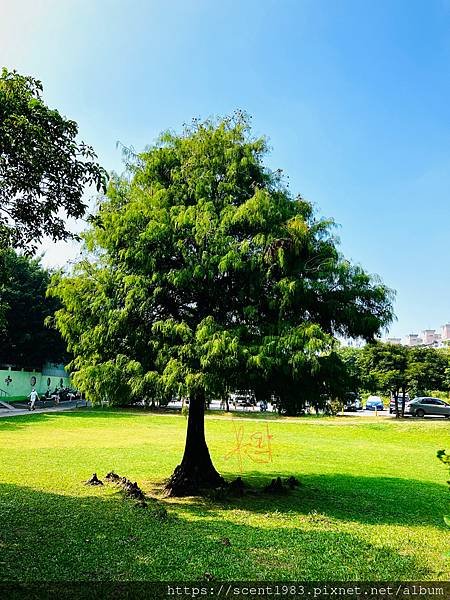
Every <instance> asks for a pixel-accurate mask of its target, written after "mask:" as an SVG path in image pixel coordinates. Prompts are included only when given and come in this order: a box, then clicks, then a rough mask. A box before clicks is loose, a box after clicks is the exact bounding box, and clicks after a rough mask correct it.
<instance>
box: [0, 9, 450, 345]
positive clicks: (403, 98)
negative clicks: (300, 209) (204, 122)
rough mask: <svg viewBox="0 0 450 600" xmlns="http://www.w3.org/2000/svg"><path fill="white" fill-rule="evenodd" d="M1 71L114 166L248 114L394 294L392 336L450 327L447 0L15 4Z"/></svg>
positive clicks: (50, 255) (62, 252)
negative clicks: (25, 83) (36, 91)
mask: <svg viewBox="0 0 450 600" xmlns="http://www.w3.org/2000/svg"><path fill="white" fill-rule="evenodd" d="M0 64H2V65H5V66H7V67H9V68H16V69H17V70H18V71H20V72H22V73H26V74H32V75H34V76H36V77H38V78H39V79H41V80H42V81H43V83H44V89H45V99H46V101H47V102H48V104H50V105H51V106H54V107H57V108H58V109H59V110H60V111H61V112H62V113H64V114H66V115H67V116H69V117H71V118H73V119H75V120H76V121H77V122H78V123H79V125H80V134H81V137H82V138H83V139H84V140H85V141H87V142H89V143H90V144H92V145H93V146H94V148H95V149H96V151H97V153H98V155H99V157H100V160H101V162H102V164H103V165H104V166H105V167H106V168H107V169H114V170H116V171H120V170H121V154H120V150H118V149H117V148H116V142H117V141H118V140H119V141H120V142H122V143H123V144H125V145H127V146H133V147H134V148H135V149H137V150H140V149H142V148H143V147H144V146H145V145H147V144H148V143H150V142H151V141H152V140H153V139H154V138H155V136H156V135H157V134H158V133H159V132H160V131H161V130H163V129H166V128H172V129H177V128H179V127H180V126H181V124H182V123H183V122H186V121H189V120H190V119H191V118H192V117H193V116H198V117H207V116H211V115H216V114H227V113H230V112H232V111H233V110H234V109H236V108H241V109H244V110H246V111H247V112H249V113H250V114H251V115H252V116H253V125H254V130H255V133H257V134H265V135H267V136H268V138H269V140H270V145H271V147H272V153H271V155H270V157H269V158H268V161H269V164H270V165H271V166H273V167H280V168H283V169H284V170H285V172H286V174H287V175H289V181H290V187H291V189H292V191H293V192H296V193H297V192H300V193H302V195H303V196H304V197H306V198H307V199H309V200H311V201H312V202H313V203H315V204H316V205H317V207H318V212H319V214H320V215H324V216H331V217H333V218H334V219H335V220H336V222H337V223H339V224H340V227H339V230H338V234H339V236H340V238H341V242H342V250H343V252H344V253H345V254H346V255H347V256H348V257H349V258H351V259H353V260H354V261H356V262H359V263H361V264H362V265H363V266H364V267H365V268H366V269H367V270H369V271H370V272H372V273H377V274H378V275H379V276H380V277H381V278H382V279H383V280H384V281H385V282H386V283H387V284H388V285H389V286H391V287H393V288H395V289H396V290H397V299H396V303H395V310H396V313H397V316H398V321H397V322H396V323H395V324H394V325H393V326H392V328H391V334H392V335H399V336H402V335H405V334H407V333H411V332H414V331H418V330H420V329H423V328H438V327H439V326H440V325H442V324H443V323H444V322H448V321H450V260H449V258H450V256H449V255H450V208H449V199H450V101H449V98H450V0H427V1H423V0H421V1H416V0H395V1H393V0H389V1H387V0H377V2H369V1H365V0H359V1H355V2H354V1H352V0H342V1H340V2H335V1H334V0H327V1H325V0H311V1H310V0H292V1H291V0H274V1H272V0H221V1H218V0H177V1H175V0H173V1H170V0H158V1H151V0H146V1H144V0H143V1H141V0H127V1H125V0H120V1H119V0H95V1H92V0H15V1H14V2H8V1H7V0H3V2H2V6H1V18H0ZM45 249H46V252H47V254H46V259H45V260H46V262H47V264H52V265H56V264H61V262H62V261H64V260H66V259H67V258H70V257H71V256H73V255H74V254H75V253H76V248H74V247H71V246H62V245H56V246H53V245H51V244H46V245H45Z"/></svg>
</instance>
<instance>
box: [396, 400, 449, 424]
mask: <svg viewBox="0 0 450 600" xmlns="http://www.w3.org/2000/svg"><path fill="white" fill-rule="evenodd" d="M406 412H407V413H409V414H410V415H413V416H414V417H424V416H425V415H440V416H443V417H446V418H447V419H448V418H449V417H450V404H448V403H447V402H444V400H441V399H440V398H432V397H430V396H424V397H420V398H414V400H411V402H408V404H407V407H406Z"/></svg>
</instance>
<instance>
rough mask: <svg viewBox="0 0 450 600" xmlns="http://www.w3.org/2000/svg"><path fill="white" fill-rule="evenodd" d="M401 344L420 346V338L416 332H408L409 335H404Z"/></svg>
mask: <svg viewBox="0 0 450 600" xmlns="http://www.w3.org/2000/svg"><path fill="white" fill-rule="evenodd" d="M403 345H404V346H421V345H422V338H420V337H419V334H418V333H410V334H409V335H407V336H405V339H404V340H403Z"/></svg>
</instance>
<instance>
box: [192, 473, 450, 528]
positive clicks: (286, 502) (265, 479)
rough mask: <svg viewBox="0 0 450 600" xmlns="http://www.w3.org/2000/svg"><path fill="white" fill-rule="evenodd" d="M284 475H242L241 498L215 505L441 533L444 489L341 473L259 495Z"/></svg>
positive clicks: (201, 505) (313, 477) (198, 503)
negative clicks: (423, 528)
mask: <svg viewBox="0 0 450 600" xmlns="http://www.w3.org/2000/svg"><path fill="white" fill-rule="evenodd" d="M289 475H292V473H289V474H282V473H274V474H272V475H267V474H261V473H258V472H250V473H245V474H244V475H243V476H242V477H243V480H244V483H245V484H248V487H247V490H248V491H247V492H246V493H245V494H244V496H243V497H235V498H232V499H230V501H223V500H222V501H221V502H222V504H223V505H224V506H232V507H234V508H239V509H242V510H247V511H250V512H252V513H263V514H265V513H270V512H274V511H278V512H281V513H295V514H297V515H308V514H310V513H311V512H312V511H315V512H317V513H320V514H324V515H326V516H328V517H331V518H333V519H339V520H340V521H354V522H357V523H361V524H368V525H373V524H380V525H381V524H387V525H416V526H417V525H419V526H421V525H424V526H426V525H431V526H433V527H436V528H438V529H442V530H443V531H445V530H446V526H445V523H444V520H443V516H442V515H443V514H445V513H446V511H447V510H448V490H447V488H446V486H445V484H444V483H443V484H442V485H440V484H436V483H428V482H423V481H418V480H411V479H399V478H394V477H367V476H366V477H364V476H360V477H356V476H352V475H346V474H341V473H336V474H334V473H333V474H314V475H299V474H297V475H296V477H297V479H298V480H299V482H300V485H299V487H298V488H295V489H294V490H292V491H287V492H286V493H285V494H270V493H267V492H264V490H263V487H264V485H266V484H267V483H269V482H270V479H271V478H272V477H278V476H281V477H288V476H289ZM228 479H230V478H228ZM194 506H197V507H198V508H199V509H201V510H203V511H208V510H212V511H214V510H216V506H215V504H209V503H208V502H207V501H206V502H204V501H202V500H199V499H197V500H196V501H194V503H193V504H191V507H194ZM208 507H209V509H208Z"/></svg>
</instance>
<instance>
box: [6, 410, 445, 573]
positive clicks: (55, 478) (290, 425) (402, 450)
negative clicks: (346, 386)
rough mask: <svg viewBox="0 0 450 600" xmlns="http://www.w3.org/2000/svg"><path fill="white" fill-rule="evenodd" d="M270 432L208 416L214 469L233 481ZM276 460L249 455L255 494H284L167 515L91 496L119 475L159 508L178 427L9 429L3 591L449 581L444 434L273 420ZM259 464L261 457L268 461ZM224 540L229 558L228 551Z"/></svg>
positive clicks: (80, 421)
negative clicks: (25, 586)
mask: <svg viewBox="0 0 450 600" xmlns="http://www.w3.org/2000/svg"><path fill="white" fill-rule="evenodd" d="M240 425H243V427H244V430H243V435H244V441H248V440H249V438H250V436H251V435H252V434H257V433H258V432H265V427H266V423H265V422H263V421H261V420H260V419H255V420H252V419H251V418H248V417H247V418H246V419H230V418H226V417H223V416H219V415H216V416H209V417H208V418H207V424H206V428H207V437H208V440H209V445H210V449H211V454H212V456H213V459H214V462H215V464H216V466H217V468H218V469H219V470H220V471H221V472H222V473H223V474H224V475H225V476H226V477H227V478H232V477H235V476H236V475H239V473H240V468H239V464H238V460H237V457H236V455H232V456H231V457H228V458H227V454H230V453H232V451H233V448H234V447H235V433H236V427H239V426H240ZM267 426H268V427H269V433H270V435H272V436H273V437H272V450H273V455H272V461H271V462H269V463H258V462H254V457H253V459H252V458H250V457H248V456H246V455H244V457H243V461H242V476H243V478H244V480H245V481H247V482H249V483H252V484H253V485H254V486H259V487H261V486H262V485H263V484H264V483H266V482H267V481H268V480H269V479H270V477H271V476H273V475H277V474H280V475H282V476H288V475H291V474H293V475H295V476H296V477H297V478H298V479H299V480H300V481H301V486H300V488H299V489H298V490H297V491H294V492H292V493H290V494H288V495H286V496H282V497H273V496H269V495H262V494H257V495H247V496H245V497H244V498H237V499H234V500H228V501H225V500H222V501H216V502H212V501H206V500H202V499H199V498H188V499H182V500H164V499H161V500H160V502H161V503H162V504H164V505H165V506H166V508H167V509H168V513H169V518H168V520H166V521H162V520H159V519H158V518H156V517H155V512H154V510H153V509H152V508H151V507H150V508H147V509H145V508H139V507H136V506H135V504H134V503H133V502H132V501H129V500H125V499H123V497H122V496H121V494H120V493H119V492H118V491H117V489H116V488H114V487H113V486H111V485H107V486H105V487H103V488H93V487H88V486H85V485H83V481H84V480H86V479H87V478H88V477H89V476H90V475H91V474H92V473H93V472H94V471H95V472H97V473H98V474H99V476H101V477H103V476H104V475H105V473H107V472H108V471H110V470H111V469H114V470H115V471H116V472H118V473H119V474H121V475H126V476H128V477H129V478H131V479H132V480H137V481H138V483H139V484H140V485H141V487H143V488H144V490H145V491H146V492H148V493H149V494H150V495H157V494H158V493H159V492H158V491H159V490H160V484H161V481H162V480H163V479H164V478H166V477H168V476H169V475H170V473H171V471H172V470H173V468H174V466H175V465H176V464H177V462H178V461H179V459H180V457H181V453H182V447H183V441H184V430H185V427H186V421H185V419H184V417H182V416H178V415H169V416H165V415H155V414H153V415H152V414H145V415H143V414H137V413H136V412H132V411H122V412H121V411H114V410H78V411H74V412H66V413H52V414H34V415H27V416H24V417H10V418H1V419H0V524H1V526H0V580H3V581H6V580H8V581H11V580H21V581H35V580H40V581H42V580H52V581H54V580H66V581H67V580H86V579H90V580H92V579H99V580H135V581H136V580H171V579H172V580H173V579H182V580H195V579H199V578H202V577H203V575H204V573H205V572H208V573H211V574H213V576H214V577H215V578H216V579H218V580H229V579H234V580H239V579H240V580H249V579H250V580H253V581H254V580H257V579H266V580H275V579H290V580H333V579H334V580H336V579H337V580H385V581H386V580H395V579H398V580H420V579H427V580H435V579H438V580H441V579H447V578H448V575H449V572H448V564H446V561H445V559H444V557H443V555H444V553H445V552H446V551H448V550H449V548H450V535H449V530H448V529H446V528H445V524H444V522H443V518H442V515H443V514H444V513H445V512H448V500H449V498H448V491H447V486H446V479H447V478H448V477H447V473H446V471H445V469H444V468H443V466H442V465H441V464H440V463H439V462H438V460H437V459H436V451H437V450H439V449H441V448H448V447H450V436H449V425H448V421H447V422H445V421H441V420H424V421H412V420H406V421H403V422H395V420H391V419H387V420H384V419H380V420H378V421H377V420H376V418H375V417H374V418H369V419H359V418H355V417H342V418H336V419H331V418H330V419H327V418H322V419H318V418H309V419H304V420H302V419H298V420H290V419H271V420H269V421H268V422H267ZM263 458H264V457H263ZM223 538H229V540H230V542H231V545H230V546H227V545H224V544H223V543H221V540H222V539H223Z"/></svg>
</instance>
